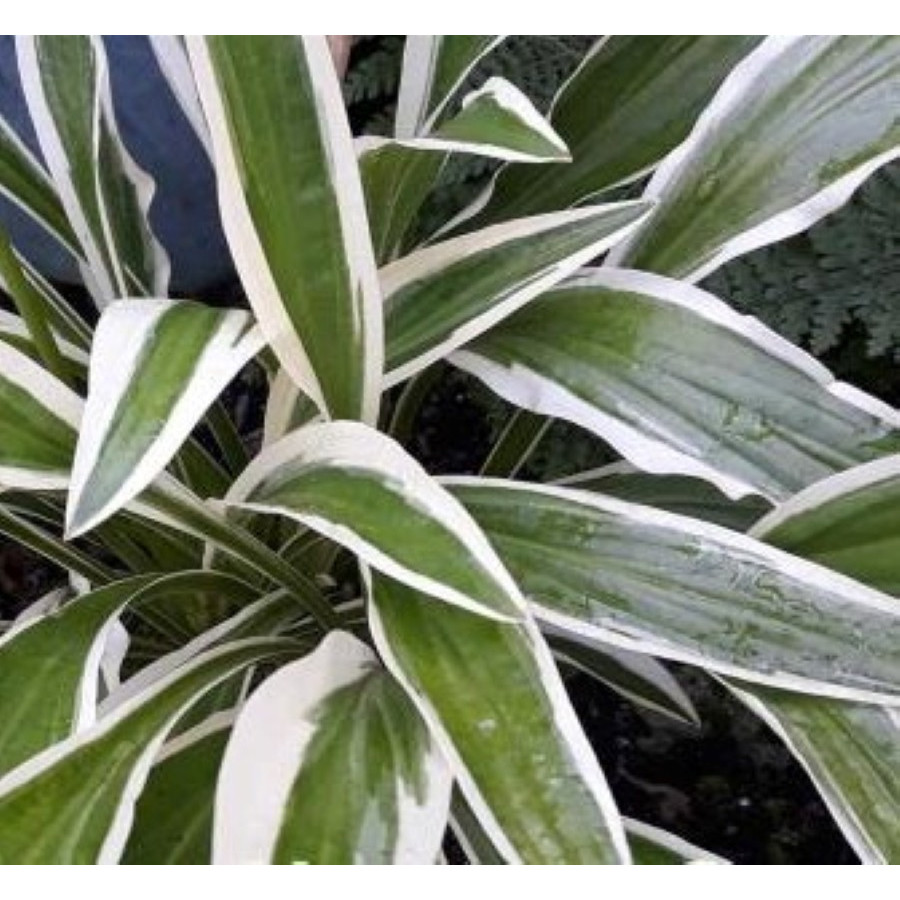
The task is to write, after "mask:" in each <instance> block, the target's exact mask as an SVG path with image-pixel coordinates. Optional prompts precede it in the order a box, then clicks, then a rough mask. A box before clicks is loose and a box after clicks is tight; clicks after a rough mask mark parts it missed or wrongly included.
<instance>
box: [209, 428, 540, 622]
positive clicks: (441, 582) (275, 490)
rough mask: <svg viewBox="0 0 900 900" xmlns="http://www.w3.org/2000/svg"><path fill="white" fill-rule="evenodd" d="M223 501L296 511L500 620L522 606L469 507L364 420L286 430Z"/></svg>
mask: <svg viewBox="0 0 900 900" xmlns="http://www.w3.org/2000/svg"><path fill="white" fill-rule="evenodd" d="M225 502H226V503H227V504H229V505H231V506H233V507H238V508H240V509H249V510H252V511H254V512H261V513H276V514H282V515H285V516H289V517H290V518H292V519H295V520H296V521H298V522H300V523H301V524H302V525H306V526H307V527H308V528H312V529H313V530H315V531H317V532H319V533H320V534H323V535H324V536H325V537H327V538H330V539H331V540H333V541H335V542H337V543H338V544H342V545H343V546H345V547H347V548H348V549H350V550H352V551H353V552H354V553H356V554H357V555H358V556H360V557H361V558H362V559H364V560H365V561H366V562H367V563H368V564H369V565H371V566H372V567H374V568H376V569H378V570H379V571H383V572H385V573H386V574H388V575H390V576H391V577H393V578H397V579H399V580H400V581H404V582H408V583H409V584H411V585H412V586H414V587H415V588H417V589H418V590H421V591H423V592H424V593H426V594H431V595H433V596H435V597H438V598H440V599H441V600H444V601H446V602H448V603H454V604H457V605H459V606H462V607H464V608H466V609H470V610H473V611H475V612H478V613H481V614H482V615H488V616H495V617H499V618H502V619H508V618H517V617H518V616H520V615H521V614H522V610H523V605H522V601H521V597H520V595H519V591H518V589H517V588H516V585H515V583H514V582H513V581H512V579H511V578H510V577H509V575H508V574H507V572H506V570H505V569H504V568H503V566H502V565H501V564H500V562H499V560H498V559H497V556H496V554H495V553H494V551H493V550H492V548H491V546H490V544H489V543H488V542H487V540H486V539H485V537H484V535H483V534H482V533H481V532H480V531H479V529H478V528H477V527H476V526H475V524H474V522H473V521H472V519H471V518H470V517H469V515H468V514H467V513H466V511H465V510H464V509H463V507H462V506H461V505H460V504H459V503H458V502H457V501H456V500H454V499H453V497H451V496H450V494H449V493H447V491H445V490H444V489H443V488H442V487H440V485H439V484H438V483H437V482H436V481H435V480H434V479H433V478H431V477H430V476H429V475H428V474H427V473H426V472H425V470H424V469H423V468H422V467H421V466H420V465H419V464H418V463H417V462H416V461H415V460H414V459H413V458H412V457H411V456H409V455H408V454H407V453H406V451H404V450H403V448H402V447H401V446H400V445H399V444H397V443H396V442H395V441H393V440H392V439H391V438H389V437H387V436H386V435H383V434H381V433H379V432H377V431H375V430H374V429H372V428H369V427H368V426H366V425H363V424H361V423H355V422H327V423H323V424H316V425H307V426H305V427H304V428H301V429H299V430H297V431H295V432H293V433H292V434H289V435H287V436H286V437H284V438H282V439H281V440H280V441H278V442H277V443H275V444H273V445H272V446H271V447H267V448H266V449H265V450H264V451H263V452H262V453H261V454H260V455H259V456H258V457H257V458H256V459H255V460H254V461H253V462H252V463H251V464H250V465H249V466H248V467H247V469H246V471H245V472H244V474H243V475H241V477H240V478H239V479H238V480H237V481H236V482H235V483H234V486H233V487H232V489H231V491H230V492H229V494H228V496H227V497H226V498H225Z"/></svg>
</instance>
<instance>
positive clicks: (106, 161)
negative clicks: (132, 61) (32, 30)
mask: <svg viewBox="0 0 900 900" xmlns="http://www.w3.org/2000/svg"><path fill="white" fill-rule="evenodd" d="M16 51H17V54H18V60H19V70H20V72H21V75H22V85H23V88H24V90H25V99H26V101H27V103H28V110H29V112H30V114H31V119H32V122H33V123H34V129H35V132H36V134H37V138H38V142H39V144H40V146H41V151H42V152H43V154H44V159H45V160H46V162H47V167H48V168H49V170H50V174H51V175H52V177H53V181H54V183H55V185H56V189H57V190H58V192H59V196H60V200H61V201H62V204H63V207H64V208H65V211H66V215H67V217H68V219H69V222H70V223H71V224H72V228H73V230H74V231H75V234H76V235H77V237H78V241H79V243H80V244H81V248H82V250H83V251H84V258H85V260H86V262H87V267H88V268H87V271H85V267H84V266H82V272H83V274H84V275H85V279H86V281H87V284H88V286H89V287H90V288H91V291H92V293H93V294H94V298H95V300H96V301H97V302H98V304H99V305H100V306H101V307H102V306H105V305H106V304H107V303H109V301H111V300H112V299H114V298H115V297H125V296H129V295H131V294H134V293H143V294H156V295H157V296H165V294H166V293H167V290H168V280H169V262H168V258H167V257H166V254H165V251H164V250H163V248H162V246H161V245H160V244H159V242H158V241H157V240H156V238H155V237H154V236H153V233H152V232H151V230H150V226H149V224H148V221H147V213H148V210H149V207H150V202H151V201H152V199H153V193H154V190H155V186H154V183H153V179H151V178H150V177H149V176H148V175H147V174H146V173H145V172H143V171H142V170H141V169H140V168H138V166H137V164H136V163H135V162H134V160H133V159H132V158H131V156H130V154H129V153H128V151H127V149H126V148H125V146H124V145H123V144H122V141H121V139H120V138H119V134H118V129H117V126H116V119H115V113H114V110H113V105H112V94H111V92H110V84H109V71H108V66H107V60H106V52H105V51H104V49H103V43H102V41H101V40H100V39H99V38H96V37H94V38H91V37H87V36H84V35H42V36H30V37H18V38H17V39H16Z"/></svg>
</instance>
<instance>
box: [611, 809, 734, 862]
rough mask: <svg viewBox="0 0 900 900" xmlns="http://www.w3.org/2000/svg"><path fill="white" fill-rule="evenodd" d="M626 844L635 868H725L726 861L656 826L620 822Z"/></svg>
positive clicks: (627, 821)
mask: <svg viewBox="0 0 900 900" xmlns="http://www.w3.org/2000/svg"><path fill="white" fill-rule="evenodd" d="M622 821H623V822H624V823H625V831H626V832H627V833H628V843H629V845H630V846H631V852H632V853H633V854H634V862H635V865H638V866H679V865H684V864H686V863H715V864H718V865H728V860H727V859H722V857H721V856H716V855H715V854H713V853H709V852H708V851H706V850H703V849H701V848H700V847H697V846H695V845H694V844H691V843H688V841H686V840H684V839H683V838H680V837H678V835H677V834H671V833H670V832H668V831H664V830H663V829H662V828H657V827H656V826H655V825H647V824H646V823H645V822H638V821H637V820H636V819H623V820H622Z"/></svg>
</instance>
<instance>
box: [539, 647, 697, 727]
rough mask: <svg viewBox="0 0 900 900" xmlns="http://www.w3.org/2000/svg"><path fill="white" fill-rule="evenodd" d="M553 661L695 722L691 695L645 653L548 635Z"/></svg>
mask: <svg viewBox="0 0 900 900" xmlns="http://www.w3.org/2000/svg"><path fill="white" fill-rule="evenodd" d="M548 637H549V641H550V648H551V650H552V651H553V656H554V657H555V658H556V660H557V662H561V663H564V664H565V665H568V666H571V667H572V668H574V669H577V670H578V671H579V672H584V673H585V674H586V675H590V676H591V678H596V679H597V681H600V682H602V683H603V684H605V685H606V686H607V687H608V688H610V689H611V690H613V691H615V692H616V693H617V694H620V695H621V696H622V697H625V698H626V699H627V700H630V701H631V702H632V703H636V704H637V705H638V706H643V707H644V708H645V709H652V710H653V711H654V712H657V713H660V714H661V715H664V716H668V717H669V718H672V719H675V720H676V721H678V722H682V723H684V724H688V725H699V724H700V719H699V717H698V716H697V710H696V709H694V704H693V703H691V698H690V697H688V695H687V694H686V693H685V692H684V689H683V688H682V687H681V685H680V684H679V683H678V681H677V680H676V679H675V677H674V676H673V675H672V673H671V672H670V671H669V670H668V669H667V668H666V667H665V666H664V665H663V664H662V663H660V662H658V661H657V660H655V659H653V657H652V656H647V655H646V654H645V653H632V652H631V651H630V650H622V649H621V648H620V647H613V646H611V645H609V644H600V643H598V642H597V641H585V640H583V639H582V640H571V639H570V638H568V637H554V636H553V634H552V632H551V634H549V635H548Z"/></svg>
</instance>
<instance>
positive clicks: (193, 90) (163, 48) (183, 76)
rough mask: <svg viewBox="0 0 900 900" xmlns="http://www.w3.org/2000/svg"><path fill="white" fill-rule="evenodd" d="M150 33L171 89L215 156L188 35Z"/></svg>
mask: <svg viewBox="0 0 900 900" xmlns="http://www.w3.org/2000/svg"><path fill="white" fill-rule="evenodd" d="M147 37H148V39H149V41H150V46H151V48H152V49H153V56H154V57H155V58H156V64H157V65H158V66H159V70H160V72H162V75H163V78H165V79H166V83H167V84H168V85H169V90H170V91H171V92H172V95H173V96H174V97H175V99H176V100H177V101H178V105H179V106H180V107H181V111H182V112H183V113H184V117H185V118H186V119H187V120H188V123H189V124H190V126H191V128H192V129H193V131H194V134H195V135H196V136H197V140H198V141H200V143H201V145H202V146H203V149H204V150H205V151H206V155H207V156H208V157H209V158H210V159H212V158H213V149H212V143H211V142H210V137H209V128H208V127H207V125H206V119H205V118H204V117H203V110H202V108H201V107H200V98H199V97H198V96H197V85H196V84H195V82H194V73H193V72H192V71H191V63H190V60H189V59H188V54H187V48H186V47H185V45H184V37H183V36H182V35H180V34H150V35H148V36H147Z"/></svg>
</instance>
